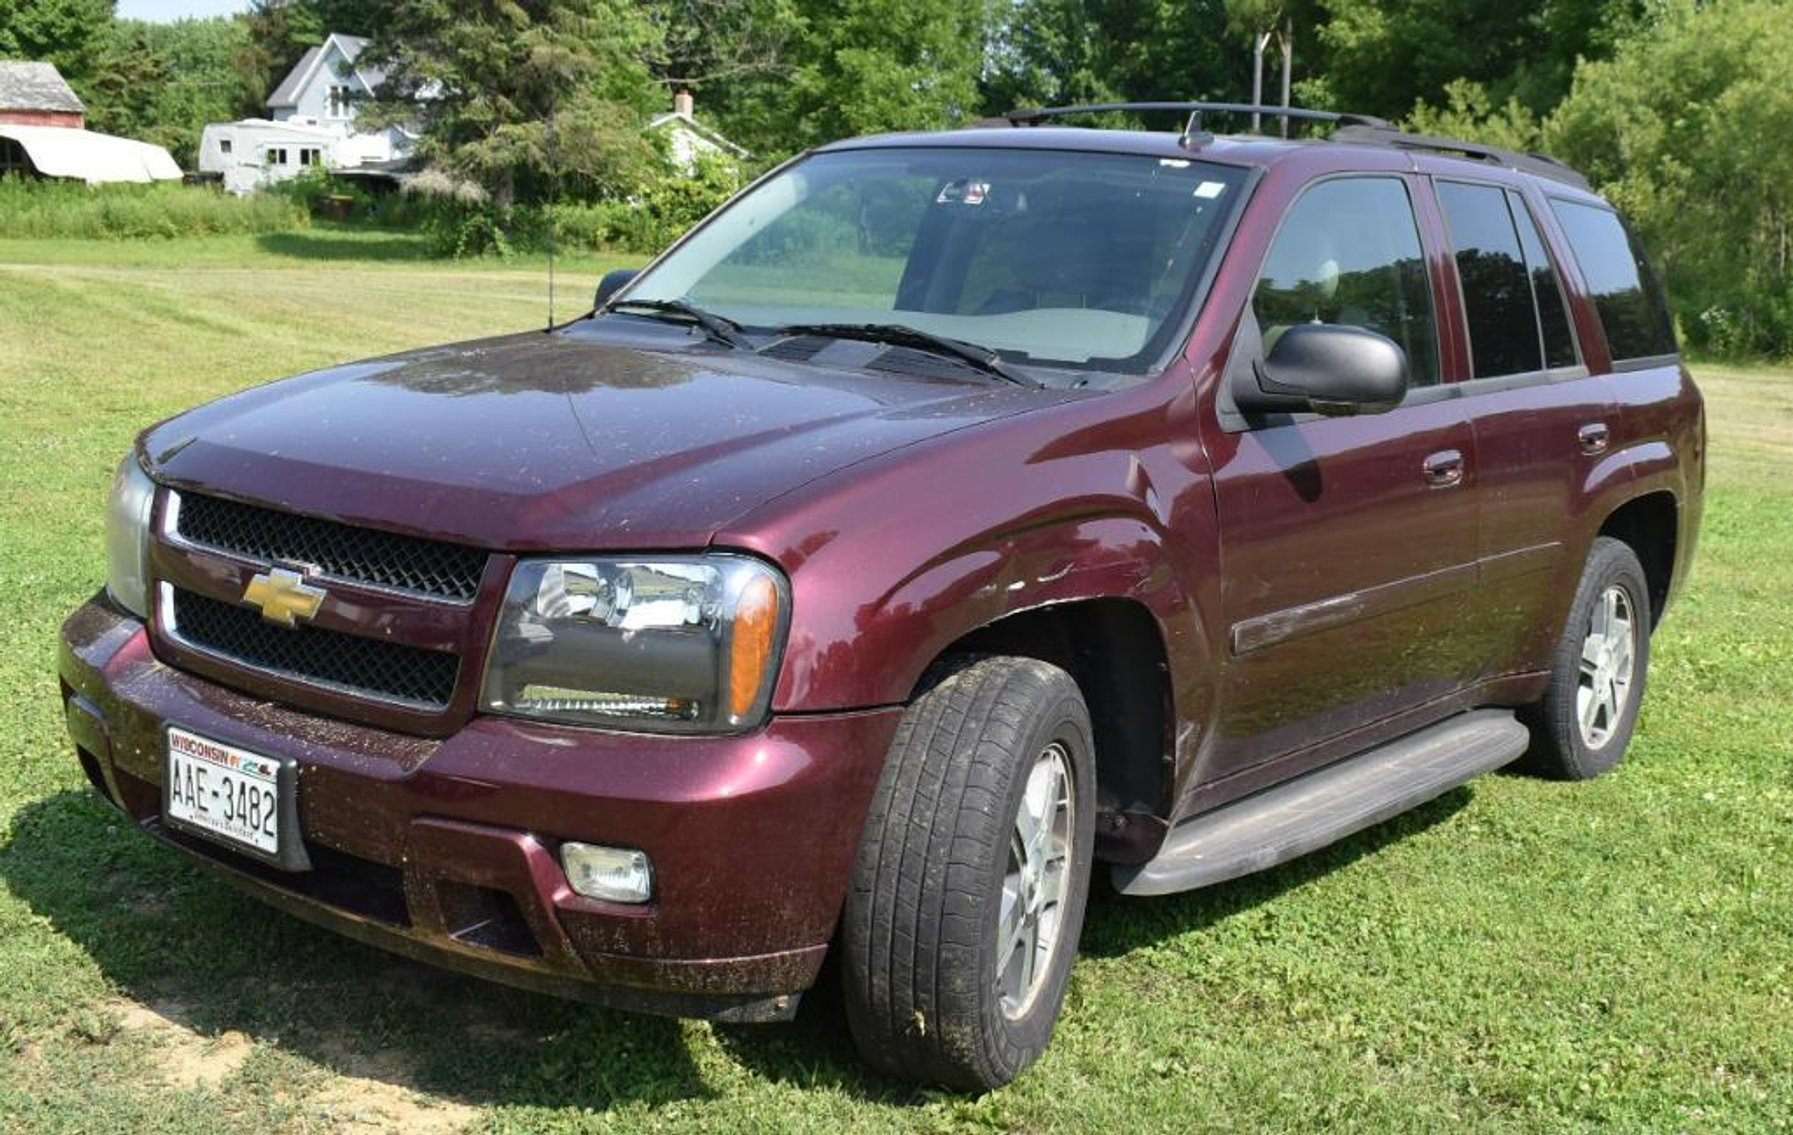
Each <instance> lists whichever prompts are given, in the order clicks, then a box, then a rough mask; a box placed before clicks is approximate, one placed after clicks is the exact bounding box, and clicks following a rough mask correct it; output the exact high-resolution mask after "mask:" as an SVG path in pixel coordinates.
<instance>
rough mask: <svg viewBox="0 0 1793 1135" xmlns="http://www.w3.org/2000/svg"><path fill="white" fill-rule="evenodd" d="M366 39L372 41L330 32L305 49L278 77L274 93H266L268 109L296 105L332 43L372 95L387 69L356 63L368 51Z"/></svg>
mask: <svg viewBox="0 0 1793 1135" xmlns="http://www.w3.org/2000/svg"><path fill="white" fill-rule="evenodd" d="M369 42H371V41H370V40H368V38H367V37H366V36H359V35H344V34H342V33H341V32H331V33H330V34H329V35H327V36H325V37H324V42H323V43H322V44H320V45H319V46H317V47H308V48H306V49H305V54H304V55H301V56H300V57H299V61H298V62H297V63H295V64H293V69H292V70H291V71H288V72H287V73H286V78H284V79H282V80H280V85H279V86H278V87H275V88H274V93H273V94H271V95H269V96H268V109H269V110H280V109H283V108H285V107H291V106H298V105H299V93H300V92H301V91H303V90H304V89H305V84H307V83H309V82H311V79H312V76H313V74H314V73H315V72H316V71H317V69H318V67H319V65H320V64H322V63H323V60H324V56H325V54H326V53H327V52H328V51H329V48H330V45H331V44H332V43H334V44H335V45H336V49H337V50H338V51H339V52H341V53H342V57H343V59H344V60H345V61H346V62H347V63H348V65H349V67H350V68H351V69H352V70H353V71H354V72H355V75H356V76H357V77H358V78H359V79H360V80H361V83H362V85H363V86H365V87H366V88H367V90H368V93H369V94H372V93H373V92H374V91H375V90H377V89H378V88H379V86H380V84H381V83H383V82H385V81H386V69H385V68H383V67H357V66H356V65H355V61H356V60H358V59H360V58H361V53H362V52H363V51H366V50H367V45H368V43H369Z"/></svg>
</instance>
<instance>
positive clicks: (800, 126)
mask: <svg viewBox="0 0 1793 1135" xmlns="http://www.w3.org/2000/svg"><path fill="white" fill-rule="evenodd" d="M797 8H798V14H799V16H800V17H801V19H802V31H801V33H800V36H799V39H798V42H797V44H796V45H795V47H796V62H795V66H794V67H793V68H792V71H791V74H790V77H789V79H788V80H785V81H784V83H783V88H784V91H785V97H784V100H783V104H784V116H785V117H786V119H787V120H788V121H789V123H790V128H791V136H792V137H793V139H795V140H799V141H801V142H802V143H804V144H813V143H816V142H821V141H826V140H829V139H832V138H841V137H846V136H848V135H853V134H866V133H872V132H875V131H880V130H917V129H927V128H932V127H939V126H946V125H949V124H951V123H953V122H957V121H961V120H964V119H968V118H974V117H976V116H977V114H978V112H979V109H980V100H979V97H978V75H979V72H980V70H981V69H982V66H983V55H984V52H983V47H984V9H983V6H982V5H981V4H976V3H972V4H967V3H964V2H963V0H800V2H799V4H798V5H797Z"/></svg>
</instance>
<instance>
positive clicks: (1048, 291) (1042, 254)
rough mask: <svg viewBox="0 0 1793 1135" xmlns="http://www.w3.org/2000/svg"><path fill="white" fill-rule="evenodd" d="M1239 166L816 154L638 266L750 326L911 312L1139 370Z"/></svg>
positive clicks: (1014, 348)
mask: <svg viewBox="0 0 1793 1135" xmlns="http://www.w3.org/2000/svg"><path fill="white" fill-rule="evenodd" d="M1242 182H1243V171H1242V170H1240V169H1239V168H1237V167H1232V166H1223V165H1216V164H1213V163H1208V162H1200V161H1195V160H1193V159H1184V158H1161V157H1156V156H1151V155H1136V154H1103V153H1082V152H1069V151H1061V150H983V149H972V148H965V147H951V148H947V147H942V148H937V149H923V148H917V149H867V150H846V151H837V152H833V153H824V154H818V155H816V156H814V157H811V158H809V159H807V160H805V161H803V162H801V163H799V164H797V165H795V166H792V167H791V168H790V169H787V170H785V171H783V172H782V173H780V174H778V175H777V176H776V177H773V178H771V179H769V180H767V181H765V182H763V183H761V184H760V185H759V186H757V187H756V188H755V189H754V190H753V191H752V192H750V193H748V194H747V195H746V196H744V197H742V198H741V199H739V200H737V201H736V202H734V203H733V204H732V205H730V206H729V208H728V209H727V210H726V211H725V212H723V213H722V214H720V215H719V216H717V217H716V218H715V219H713V220H712V221H710V222H709V223H708V224H707V225H705V226H704V227H703V228H702V229H701V230H700V231H698V232H697V233H695V234H694V235H693V236H692V237H691V238H690V239H688V240H687V241H686V242H685V243H684V244H683V245H681V246H680V247H679V248H677V249H676V250H675V251H673V252H672V253H670V254H669V255H668V256H667V257H666V258H665V259H664V260H662V261H661V262H660V263H659V264H658V265H656V266H655V267H654V268H653V270H652V271H651V272H648V273H646V274H644V275H643V276H642V277H641V278H640V279H639V280H638V281H637V282H636V283H635V285H634V286H633V287H631V288H630V289H629V291H628V293H627V298H628V299H631V300H683V301H686V302H688V303H691V304H694V305H697V306H698V307H701V308H703V309H705V310H706V311H709V312H714V313H716V314H717V315H721V316H725V317H727V318H729V319H732V320H734V321H736V322H737V323H740V324H742V325H743V326H745V327H747V328H749V329H750V330H753V331H769V330H775V329H777V328H780V327H784V326H789V325H793V324H815V323H830V324H892V323H896V324H902V325H904V326H907V327H912V328H916V329H918V330H921V331H926V332H929V333H931V334H934V335H941V336H947V337H950V338H954V339H959V340H963V341H965V342H969V343H974V344H977V345H979V346H982V347H988V348H991V349H994V350H996V351H999V352H1000V353H1001V355H1002V357H1003V358H1005V359H1007V360H1011V361H1015V362H1021V363H1032V364H1038V365H1043V366H1061V367H1075V368H1077V369H1094V370H1109V371H1120V372H1133V373H1139V372H1142V371H1145V370H1147V369H1149V368H1150V367H1151V366H1152V365H1153V364H1154V363H1156V362H1157V360H1158V359H1159V357H1160V356H1162V355H1163V354H1164V352H1165V351H1166V350H1167V348H1168V347H1169V345H1170V344H1169V339H1170V337H1171V336H1172V335H1174V334H1175V333H1176V332H1177V331H1178V329H1179V325H1181V323H1182V322H1183V321H1182V320H1180V319H1179V318H1178V316H1179V314H1180V313H1181V312H1183V311H1184V310H1185V309H1186V307H1187V305H1188V303H1189V301H1190V297H1191V295H1192V293H1193V292H1194V290H1195V287H1196V282H1197V280H1198V278H1199V277H1200V275H1201V271H1202V267H1203V265H1204V264H1205V263H1206V261H1207V259H1208V256H1209V254H1210V252H1211V250H1212V247H1213V244H1214V242H1215V240H1216V239H1217V238H1218V236H1219V233H1220V229H1221V227H1222V225H1221V219H1222V218H1224V217H1225V216H1226V215H1227V214H1228V213H1229V212H1230V211H1231V209H1232V207H1233V205H1234V199H1235V198H1236V197H1237V196H1238V195H1239V190H1240V186H1241V184H1242Z"/></svg>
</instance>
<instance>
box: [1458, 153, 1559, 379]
mask: <svg viewBox="0 0 1793 1135" xmlns="http://www.w3.org/2000/svg"><path fill="white" fill-rule="evenodd" d="M1438 203H1439V205H1441V206H1443V208H1444V218H1445V223H1446V224H1448V225H1449V226H1450V230H1451V244H1452V246H1453V247H1454V248H1455V249H1456V252H1457V279H1458V281H1459V282H1460V283H1461V284H1462V287H1463V310H1464V315H1465V317H1466V318H1467V320H1468V322H1469V352H1470V357H1471V359H1472V361H1473V362H1474V370H1473V373H1474V375H1475V377H1477V378H1488V377H1490V376H1493V375H1499V374H1519V373H1521V372H1523V371H1533V370H1539V369H1541V368H1542V366H1543V345H1542V343H1541V341H1540V339H1539V335H1538V313H1537V308H1536V307H1535V306H1534V304H1533V302H1532V286H1531V276H1530V274H1529V273H1528V272H1527V271H1526V267H1525V253H1524V252H1523V251H1522V250H1521V249H1520V247H1519V234H1518V233H1517V232H1516V231H1515V230H1514V228H1513V215H1512V213H1510V212H1509V211H1508V209H1507V195H1506V193H1505V192H1503V191H1502V190H1500V189H1498V188H1496V187H1495V186H1492V185H1461V184H1456V183H1453V182H1441V183H1440V184H1439V186H1438Z"/></svg>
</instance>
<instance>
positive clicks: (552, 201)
mask: <svg viewBox="0 0 1793 1135" xmlns="http://www.w3.org/2000/svg"><path fill="white" fill-rule="evenodd" d="M558 79H559V76H558V75H557V74H551V75H550V76H549V80H548V138H547V145H548V326H547V328H546V330H548V331H552V330H554V207H555V206H556V205H558V204H560V156H559V153H558V151H557V148H556V146H555V144H554V141H555V139H554V117H555V111H556V110H557V109H558V104H559V101H560V98H559V93H560V83H559V82H558Z"/></svg>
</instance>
